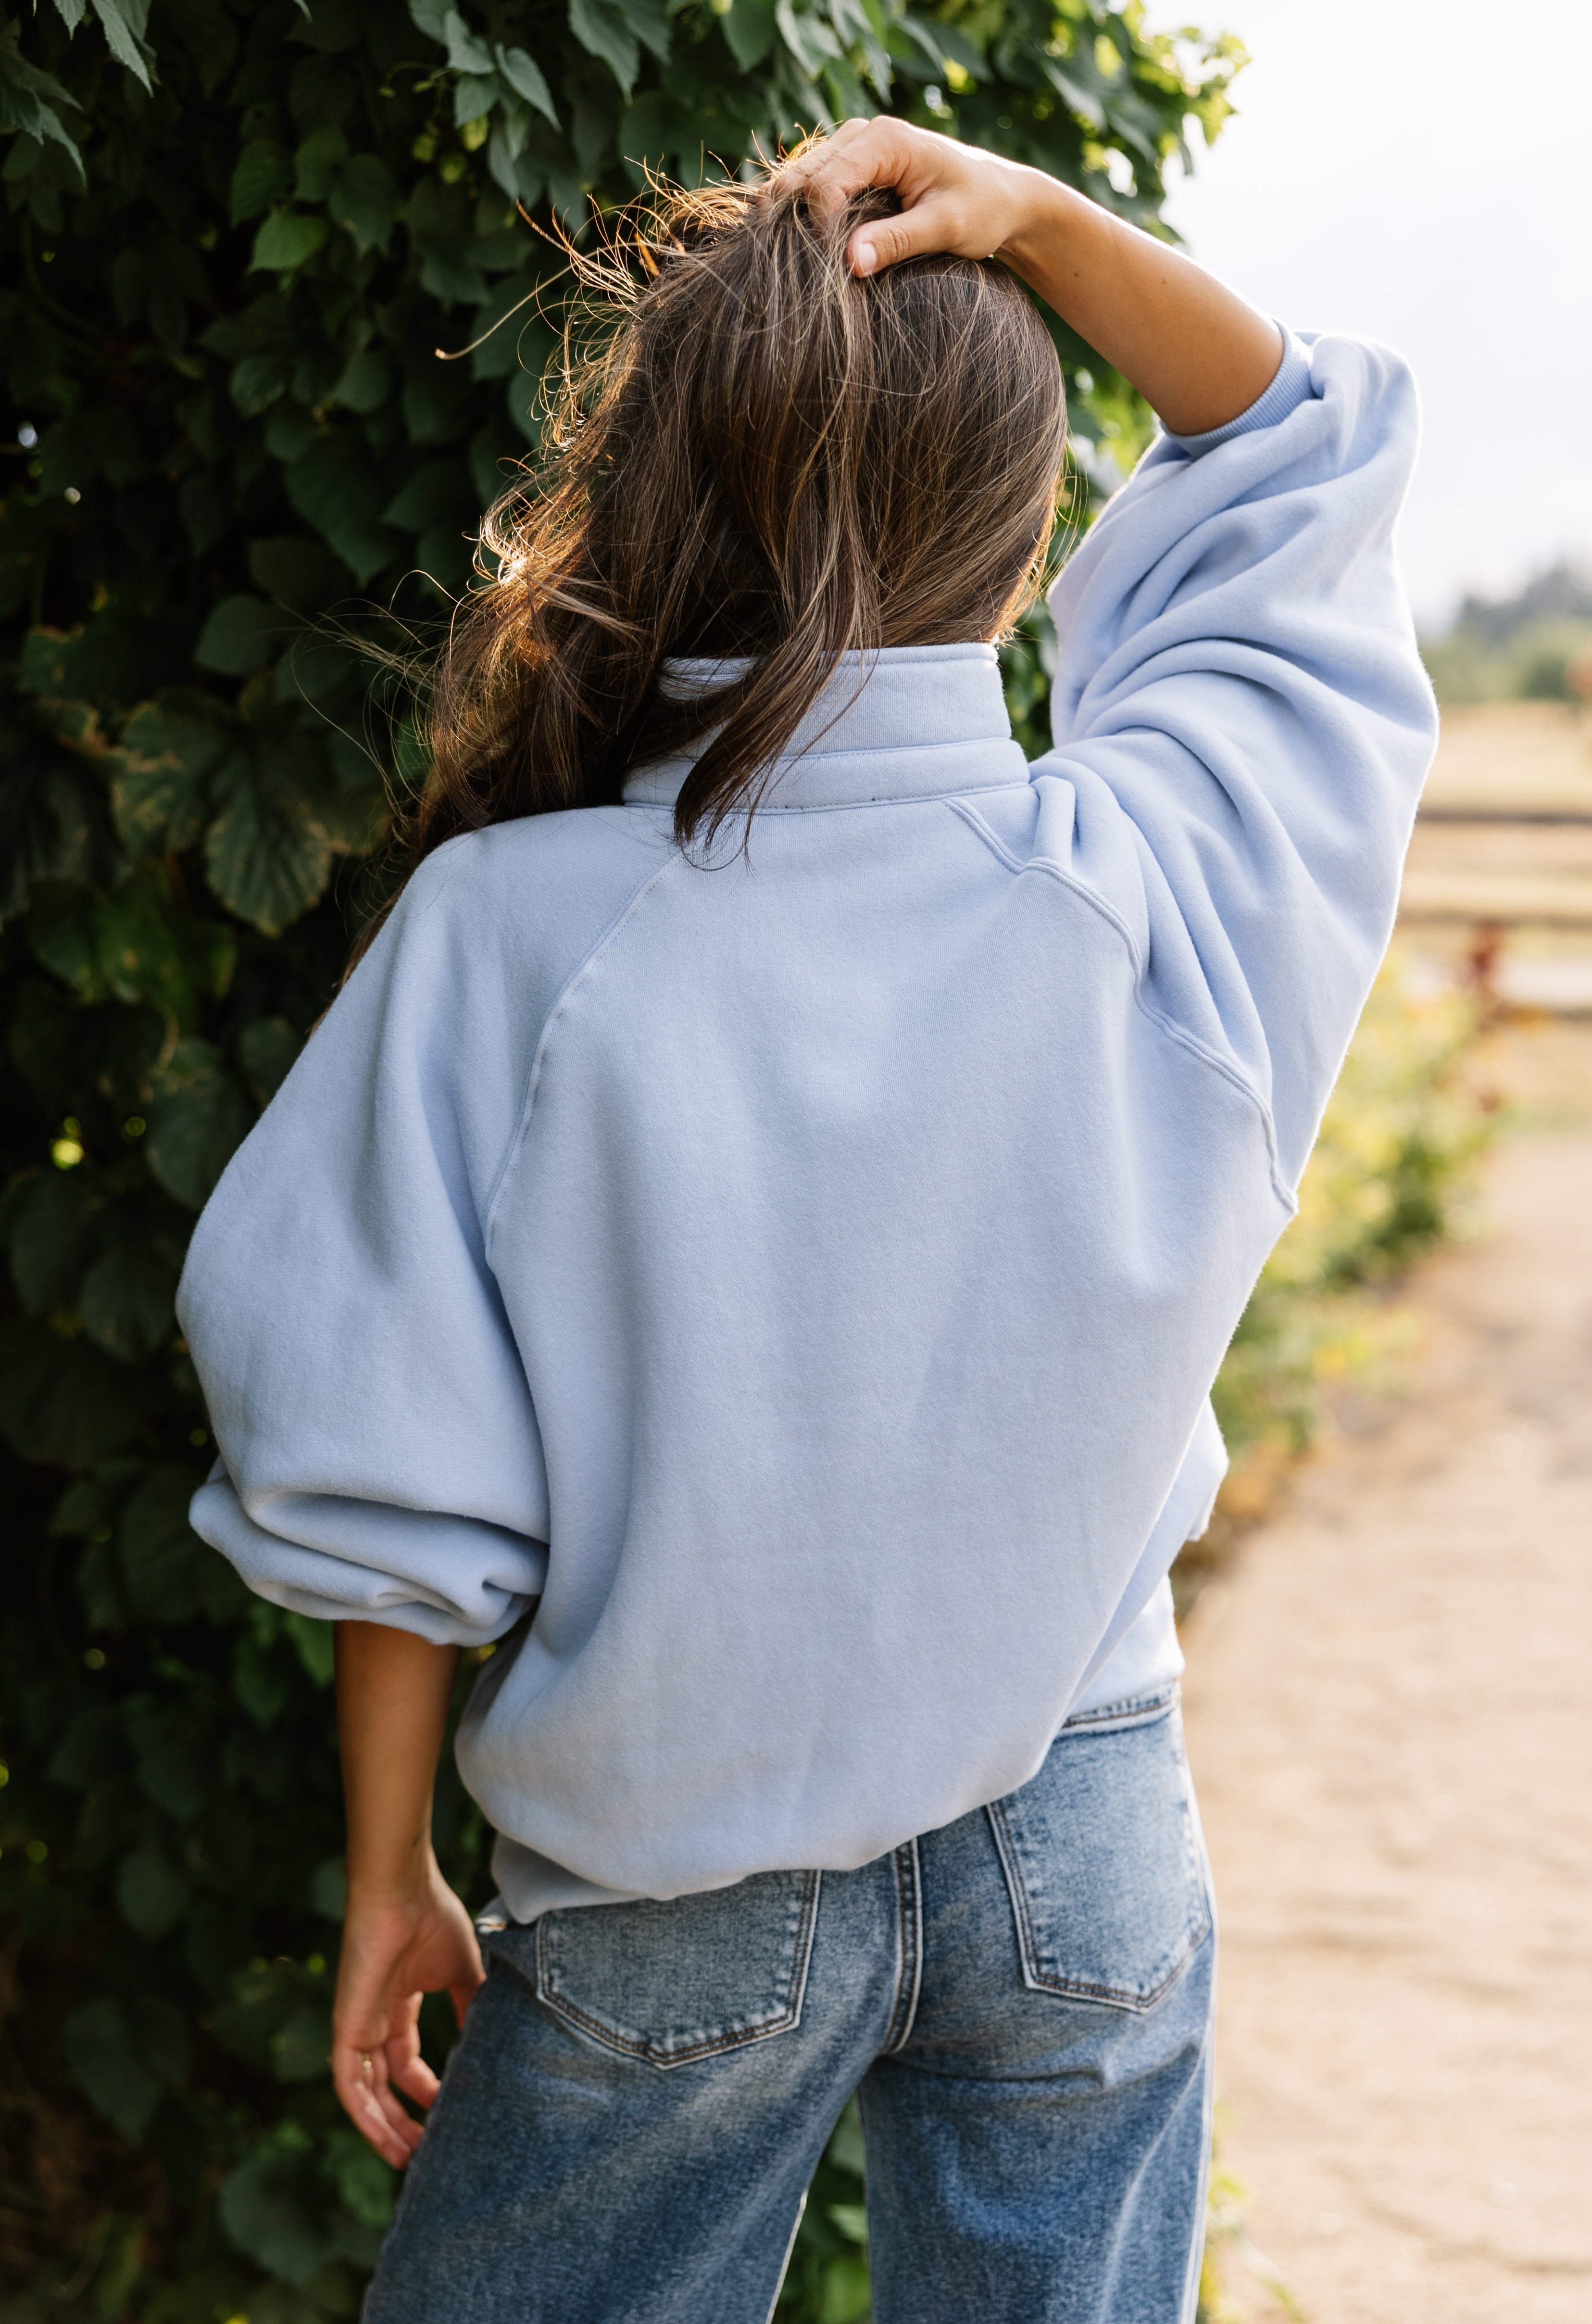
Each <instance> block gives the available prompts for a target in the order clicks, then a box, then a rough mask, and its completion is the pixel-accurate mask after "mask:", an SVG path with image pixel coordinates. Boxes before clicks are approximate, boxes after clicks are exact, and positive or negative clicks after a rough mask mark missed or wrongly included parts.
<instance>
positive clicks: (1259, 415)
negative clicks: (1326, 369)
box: [1166, 323, 1311, 459]
mask: <svg viewBox="0 0 1592 2324" xmlns="http://www.w3.org/2000/svg"><path fill="white" fill-rule="evenodd" d="M1277 327H1278V329H1279V330H1280V331H1281V332H1282V334H1283V359H1282V361H1281V363H1279V364H1278V365H1277V368H1276V370H1275V373H1274V374H1273V375H1272V383H1271V385H1270V386H1269V387H1268V388H1267V389H1266V391H1265V394H1264V395H1259V396H1256V400H1255V401H1254V402H1253V403H1252V404H1251V405H1250V406H1249V409H1248V410H1247V411H1240V412H1239V414H1238V418H1237V419H1236V420H1228V421H1227V423H1226V424H1225V426H1223V427H1220V428H1208V429H1206V430H1205V433H1204V434H1203V435H1202V436H1174V435H1173V433H1172V430H1171V429H1167V431H1166V434H1167V440H1168V442H1169V443H1173V444H1175V445H1176V446H1177V447H1178V449H1179V451H1180V452H1186V453H1187V454H1188V455H1189V457H1191V458H1192V459H1198V457H1200V454H1201V452H1211V451H1214V450H1215V448H1216V447H1217V445H1219V444H1225V443H1226V442H1227V440H1228V438H1229V437H1230V436H1247V435H1248V434H1250V432H1251V431H1252V430H1253V429H1256V428H1275V426H1276V424H1277V422H1278V420H1286V418H1287V417H1288V414H1289V413H1290V412H1291V411H1293V410H1297V409H1298V407H1299V405H1300V404H1302V403H1303V402H1305V401H1308V399H1309V397H1310V395H1311V377H1310V357H1309V356H1308V355H1306V353H1305V351H1304V349H1303V348H1302V346H1301V345H1300V344H1299V341H1298V340H1297V339H1296V338H1295V337H1294V336H1293V332H1292V331H1291V330H1290V329H1289V328H1288V327H1287V325H1286V324H1285V323H1279V324H1278V326H1277Z"/></svg>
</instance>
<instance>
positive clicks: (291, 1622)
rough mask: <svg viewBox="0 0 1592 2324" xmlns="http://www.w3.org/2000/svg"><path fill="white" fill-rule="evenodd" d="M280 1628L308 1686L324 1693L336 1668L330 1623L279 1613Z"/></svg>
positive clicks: (304, 1616) (301, 1615) (305, 1615)
mask: <svg viewBox="0 0 1592 2324" xmlns="http://www.w3.org/2000/svg"><path fill="white" fill-rule="evenodd" d="M282 1628H283V1629H284V1630H285V1631H286V1632H287V1634H288V1636H289V1637H290V1638H291V1639H292V1641H293V1646H294V1650H295V1651H296V1653H297V1655H298V1656H299V1663H300V1664H301V1665H302V1666H303V1670H304V1675H305V1676H306V1678H308V1681H309V1683H310V1684H311V1686H313V1687H316V1688H317V1689H318V1690H319V1691H320V1692H322V1693H324V1692H326V1690H327V1687H329V1686H330V1684H331V1683H332V1680H333V1677H334V1676H335V1674H336V1661H335V1659H334V1655H333V1635H332V1625H331V1624H330V1623H329V1622H322V1621H317V1620H315V1619H313V1618H312V1617H311V1616H309V1615H308V1614H293V1613H287V1614H284V1615H283V1616H282Z"/></svg>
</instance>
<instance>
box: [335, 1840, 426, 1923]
mask: <svg viewBox="0 0 1592 2324" xmlns="http://www.w3.org/2000/svg"><path fill="white" fill-rule="evenodd" d="M345 1874H346V1878H347V1886H348V1904H349V1906H350V1907H351V1908H352V1907H353V1906H354V1905H356V1904H357V1905H358V1906H359V1907H361V1908H362V1909H363V1910H364V1911H366V1912H411V1911H416V1910H419V1909H422V1908H424V1907H425V1906H426V1905H428V1904H430V1903H431V1902H432V1900H433V1898H434V1897H435V1896H436V1894H437V1888H438V1886H441V1885H442V1869H441V1867H440V1866H439V1865H438V1863H437V1855H436V1851H435V1849H433V1848H432V1845H431V1835H430V1833H429V1831H427V1832H424V1833H422V1834H420V1835H419V1838H418V1839H417V1840H415V1841H414V1842H413V1843H412V1845H411V1846H410V1847H409V1848H407V1849H404V1850H403V1851H402V1852H401V1853H395V1852H394V1851H393V1850H392V1849H391V1848H385V1849H376V1848H361V1847H360V1846H359V1845H358V1844H357V1842H353V1841H351V1843H350V1846H349V1849H348V1853H347V1856H346V1858H345Z"/></svg>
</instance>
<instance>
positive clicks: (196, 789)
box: [106, 693, 235, 856]
mask: <svg viewBox="0 0 1592 2324" xmlns="http://www.w3.org/2000/svg"><path fill="white" fill-rule="evenodd" d="M234 734H235V728H234V724H233V721H232V720H231V719H230V718H229V717H228V716H227V715H226V713H225V711H224V710H223V709H222V707H221V705H220V704H219V703H216V702H213V701H212V700H211V699H210V697H209V696H207V695H202V694H177V693H172V694H168V695H163V696H161V698H160V700H158V701H156V702H144V703H141V704H140V705H139V706H138V708H137V709H136V710H134V711H133V712H132V713H131V715H129V716H128V718H127V719H126V721H125V722H124V725H123V727H122V732H121V737H120V740H119V742H118V744H117V747H116V748H115V750H113V751H110V752H106V766H107V769H108V770H109V771H110V773H111V776H112V783H111V806H112V812H113V814H114V815H115V824H116V830H117V833H118V835H120V838H121V840H122V844H123V845H124V847H125V848H126V849H127V851H128V853H130V854H132V855H133V856H141V855H169V854H170V855H175V854H180V853H181V852H182V850H183V849H184V848H185V847H191V846H192V845H193V844H194V842H195V840H196V839H197V838H198V835H199V833H200V831H201V829H202V828H203V825H204V819H205V812H206V805H207V785H208V783H209V779H210V777H211V776H212V775H213V774H214V773H215V771H216V768H217V767H218V766H219V765H220V763H221V761H222V760H223V758H224V757H225V754H226V752H227V751H228V750H229V749H230V748H231V747H232V745H233V741H234Z"/></svg>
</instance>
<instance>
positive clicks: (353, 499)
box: [284, 433, 402, 584]
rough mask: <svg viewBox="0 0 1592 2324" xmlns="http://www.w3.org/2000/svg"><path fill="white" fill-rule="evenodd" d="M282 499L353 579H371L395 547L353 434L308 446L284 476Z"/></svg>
mask: <svg viewBox="0 0 1592 2324" xmlns="http://www.w3.org/2000/svg"><path fill="white" fill-rule="evenodd" d="M284 482H285V484H286V485H287V491H288V498H289V500H290V501H291V503H292V504H293V506H294V507H295V508H296V509H297V510H298V512H299V515H300V516H301V517H302V518H303V519H304V521H305V522H306V524H308V525H311V526H313V527H314V529H315V530H316V531H317V532H318V533H319V534H320V536H321V538H322V539H323V540H325V541H327V542H328V543H329V544H330V546H331V547H332V548H333V549H336V552H337V555H338V556H339V557H340V558H342V560H343V562H344V564H345V565H346V566H347V567H348V569H349V571H350V572H351V573H352V574H353V575H354V578H355V580H357V581H359V582H361V583H362V584H363V583H364V582H367V581H371V580H373V578H374V577H375V576H376V575H377V574H378V573H379V572H381V570H382V567H383V566H385V565H389V564H391V561H392V559H393V558H394V557H396V556H397V555H398V554H399V551H400V549H401V546H402V544H401V542H400V540H399V539H398V536H397V535H396V534H395V533H392V532H390V531H389V530H388V529H387V527H386V526H385V525H384V524H383V523H382V509H383V507H384V506H385V505H386V502H387V497H388V495H387V493H386V492H385V491H384V490H383V488H382V482H381V479H380V478H379V476H378V475H376V472H375V469H374V467H373V465H372V463H371V460H370V457H369V455H368V454H367V453H366V452H365V450H364V447H363V444H362V443H360V441H359V440H358V439H357V438H352V437H350V436H348V435H346V434H343V433H339V434H337V435H335V436H329V437H324V438H321V439H320V440H319V441H317V443H315V444H312V445H311V446H310V447H309V449H308V451H307V452H306V453H305V455H304V457H303V458H302V459H301V460H297V461H295V462H294V464H293V466H291V467H290V469H289V470H288V473H287V475H286V477H285V478H284Z"/></svg>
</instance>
